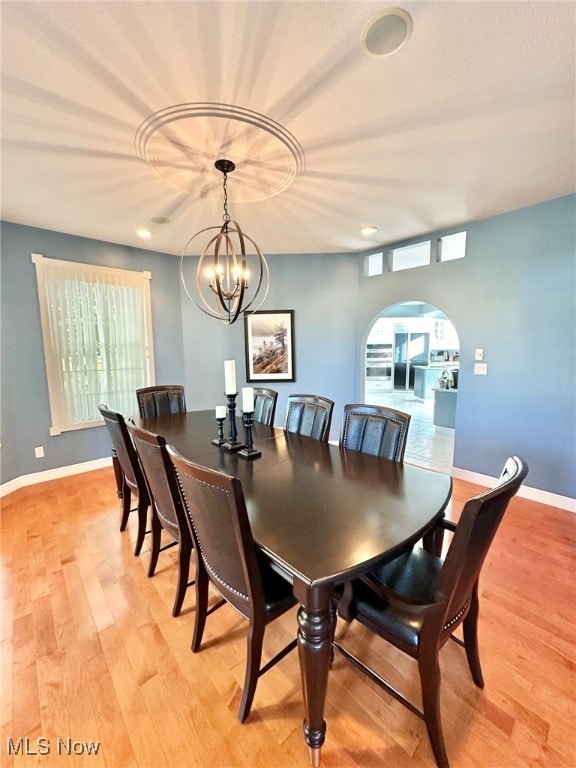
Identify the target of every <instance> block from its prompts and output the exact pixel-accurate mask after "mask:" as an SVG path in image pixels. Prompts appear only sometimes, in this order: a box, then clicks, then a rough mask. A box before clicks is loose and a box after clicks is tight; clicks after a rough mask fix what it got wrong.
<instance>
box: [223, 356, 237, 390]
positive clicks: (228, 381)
mask: <svg viewBox="0 0 576 768" xmlns="http://www.w3.org/2000/svg"><path fill="white" fill-rule="evenodd" d="M224 392H225V393H226V394H227V395H235V394H236V361H235V360H224Z"/></svg>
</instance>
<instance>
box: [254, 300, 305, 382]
mask: <svg viewBox="0 0 576 768" xmlns="http://www.w3.org/2000/svg"><path fill="white" fill-rule="evenodd" d="M244 333H245V341H246V379H247V381H295V376H294V310H292V309H288V310H270V311H265V312H254V313H253V314H251V315H248V316H246V317H245V318H244Z"/></svg>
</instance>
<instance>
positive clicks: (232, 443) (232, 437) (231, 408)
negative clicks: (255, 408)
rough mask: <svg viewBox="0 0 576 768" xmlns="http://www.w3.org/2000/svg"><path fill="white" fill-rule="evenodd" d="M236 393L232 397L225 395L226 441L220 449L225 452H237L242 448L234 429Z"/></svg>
mask: <svg viewBox="0 0 576 768" xmlns="http://www.w3.org/2000/svg"><path fill="white" fill-rule="evenodd" d="M237 394H238V392H234V394H233V395H228V394H226V399H227V400H228V440H226V442H225V443H222V448H225V449H226V450H227V451H239V450H240V449H241V448H244V446H243V445H242V443H240V442H238V440H237V438H238V431H237V429H236V395H237Z"/></svg>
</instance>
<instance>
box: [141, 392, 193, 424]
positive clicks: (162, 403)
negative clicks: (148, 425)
mask: <svg viewBox="0 0 576 768" xmlns="http://www.w3.org/2000/svg"><path fill="white" fill-rule="evenodd" d="M136 398H137V400H138V409H139V412H140V416H141V418H143V419H150V418H153V417H154V416H170V415H171V414H174V413H186V399H185V397H184V387H183V386H181V385H180V384H164V385H157V386H153V387H142V388H141V389H137V390H136Z"/></svg>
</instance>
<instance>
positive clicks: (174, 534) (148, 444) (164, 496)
mask: <svg viewBox="0 0 576 768" xmlns="http://www.w3.org/2000/svg"><path fill="white" fill-rule="evenodd" d="M128 431H129V432H130V435H131V436H132V439H133V441H134V445H135V447H136V453H137V454H138V458H139V459H140V465H141V467H142V471H143V472H144V479H145V481H146V484H147V487H148V495H149V497H150V500H151V502H152V549H151V552H150V565H149V567H148V576H154V573H155V571H156V565H157V563H158V557H159V555H160V552H164V551H165V550H166V549H169V548H171V547H173V546H176V545H177V546H178V583H177V586H176V596H175V598H174V606H173V608H172V616H178V615H179V614H180V611H181V610H182V603H183V602H184V596H185V595H186V590H187V588H188V587H189V586H191V584H193V583H194V582H193V581H192V582H191V581H189V574H190V558H191V555H192V547H193V544H192V536H191V533H190V526H189V525H188V521H187V517H186V512H185V510H184V508H183V506H182V499H181V496H180V491H179V489H178V484H177V482H176V477H175V475H174V466H173V464H172V462H171V461H170V458H169V456H168V454H167V452H166V440H165V439H164V438H163V437H162V435H156V434H154V433H153V432H148V430H145V429H140V428H139V427H136V426H131V425H128ZM163 530H164V531H166V532H167V533H168V535H169V536H170V538H171V541H170V542H169V543H168V544H165V545H164V546H161V544H162V531H163Z"/></svg>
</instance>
